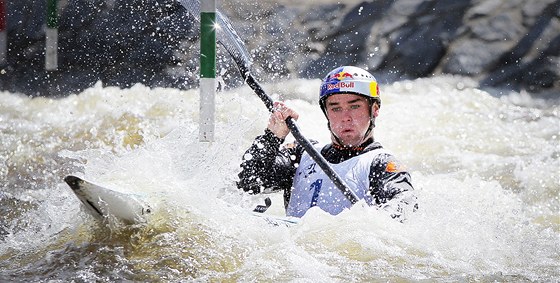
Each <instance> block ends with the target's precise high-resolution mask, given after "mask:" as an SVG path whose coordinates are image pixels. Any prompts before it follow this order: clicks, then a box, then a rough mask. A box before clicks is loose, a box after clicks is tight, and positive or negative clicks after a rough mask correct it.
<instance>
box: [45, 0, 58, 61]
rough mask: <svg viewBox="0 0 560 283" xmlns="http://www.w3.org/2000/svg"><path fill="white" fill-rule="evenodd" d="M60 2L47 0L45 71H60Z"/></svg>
mask: <svg viewBox="0 0 560 283" xmlns="http://www.w3.org/2000/svg"><path fill="white" fill-rule="evenodd" d="M57 5H58V1H57V0H47V29H46V30H45V69H46V70H48V71H53V70H56V69H58V7H57Z"/></svg>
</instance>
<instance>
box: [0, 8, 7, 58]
mask: <svg viewBox="0 0 560 283" xmlns="http://www.w3.org/2000/svg"><path fill="white" fill-rule="evenodd" d="M7 14H8V13H6V2H4V0H0V66H2V65H4V64H6V63H7V58H8V35H7V28H6V27H7V24H6V23H7V21H8V19H7Z"/></svg>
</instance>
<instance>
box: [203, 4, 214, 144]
mask: <svg viewBox="0 0 560 283" xmlns="http://www.w3.org/2000/svg"><path fill="white" fill-rule="evenodd" d="M215 22H216V0H202V1H201V2H200V121H199V127H200V128H199V140H200V141H201V142H212V141H214V128H215V126H214V112H215V97H216V86H217V85H216V30H215Z"/></svg>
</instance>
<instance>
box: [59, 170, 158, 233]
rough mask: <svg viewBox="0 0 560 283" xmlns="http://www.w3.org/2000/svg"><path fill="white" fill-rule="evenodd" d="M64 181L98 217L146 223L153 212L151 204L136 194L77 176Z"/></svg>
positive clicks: (89, 210)
mask: <svg viewBox="0 0 560 283" xmlns="http://www.w3.org/2000/svg"><path fill="white" fill-rule="evenodd" d="M64 181H65V182H66V183H67V184H68V185H69V186H70V188H72V191H73V192H74V194H76V196H77V197H78V199H80V201H81V202H82V203H83V204H84V206H85V207H86V209H87V211H88V212H90V214H91V215H93V216H95V217H97V218H98V219H104V218H107V217H109V216H113V217H116V218H117V219H119V220H121V221H123V222H125V223H129V224H136V223H146V222H147V216H148V214H150V213H151V212H152V209H151V208H150V206H149V205H148V204H146V203H145V202H143V201H141V200H140V199H139V197H138V196H135V195H134V194H128V193H123V192H119V191H116V190H112V189H109V188H106V187H103V186H100V185H96V184H94V183H92V182H89V181H85V180H83V179H81V178H79V177H76V176H66V177H65V178H64Z"/></svg>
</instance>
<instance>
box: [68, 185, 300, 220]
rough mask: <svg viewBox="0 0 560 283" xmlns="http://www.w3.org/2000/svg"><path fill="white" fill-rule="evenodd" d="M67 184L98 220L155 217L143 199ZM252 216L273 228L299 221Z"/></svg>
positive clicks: (123, 193)
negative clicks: (151, 215)
mask: <svg viewBox="0 0 560 283" xmlns="http://www.w3.org/2000/svg"><path fill="white" fill-rule="evenodd" d="M64 181H65V182H66V183H67V184H68V185H69V186H70V188H72V191H73V192H74V194H75V195H76V196H77V197H78V199H80V201H81V202H82V203H83V204H84V206H85V207H86V210H87V211H88V212H89V213H90V214H91V215H93V216H94V217H96V218H97V219H100V220H103V219H106V218H108V217H115V218H116V219H118V220H120V221H122V222H124V223H127V224H139V223H146V222H148V220H149V217H148V216H149V215H150V214H151V213H152V208H151V207H150V205H149V204H148V203H147V202H145V201H144V200H143V197H142V196H140V195H137V194H132V193H125V192H121V191H117V190H113V189H110V188H107V187H104V186H101V185H97V184H95V183H92V182H90V181H86V180H84V179H82V178H79V177H76V176H72V175H70V176H66V177H65V178H64ZM252 215H253V216H256V217H260V218H262V219H264V220H265V221H266V222H267V223H268V224H270V225H272V226H292V225H295V224H297V223H298V220H299V218H293V217H280V216H273V215H269V214H263V213H258V212H253V214H252Z"/></svg>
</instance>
